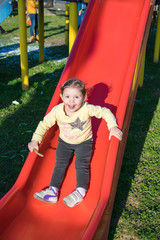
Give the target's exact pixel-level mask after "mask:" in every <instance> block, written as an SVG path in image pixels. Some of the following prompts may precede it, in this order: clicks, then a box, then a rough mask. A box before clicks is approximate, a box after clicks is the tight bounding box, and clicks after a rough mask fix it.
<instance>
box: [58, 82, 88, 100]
mask: <svg viewBox="0 0 160 240" xmlns="http://www.w3.org/2000/svg"><path fill="white" fill-rule="evenodd" d="M67 87H73V88H79V90H80V91H81V92H82V94H83V96H85V95H86V88H85V84H84V83H83V82H82V81H81V80H79V79H77V78H71V79H69V80H67V81H66V82H65V83H64V84H63V85H62V86H61V94H63V91H64V89H65V88H67Z"/></svg>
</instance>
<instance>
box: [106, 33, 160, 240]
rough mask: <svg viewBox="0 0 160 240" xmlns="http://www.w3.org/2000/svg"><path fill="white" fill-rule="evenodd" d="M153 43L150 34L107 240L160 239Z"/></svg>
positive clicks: (157, 68)
mask: <svg viewBox="0 0 160 240" xmlns="http://www.w3.org/2000/svg"><path fill="white" fill-rule="evenodd" d="M154 40H155V31H154V30H151V31H150V35H149V40H148V44H147V53H146V65H145V76H144V84H143V87H142V88H139V89H138V92H137V96H136V101H135V106H134V111H133V115H132V121H131V125H130V131H129V134H128V138H127V145H126V149H125V154H124V159H123V164H122V169H121V174H120V179H119V184H118V189H117V193H116V199H115V203H114V209H113V215H112V221H111V228H110V233H109V239H130V240H131V239H133V240H137V239H147V240H151V239H153V240H158V239H160V228H159V226H160V217H159V216H160V195H159V193H160V181H159V178H160V177H159V176H160V101H159V96H160V84H159V83H160V63H158V64H154V63H153V51H154Z"/></svg>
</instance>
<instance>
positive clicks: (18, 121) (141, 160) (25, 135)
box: [0, 15, 160, 240]
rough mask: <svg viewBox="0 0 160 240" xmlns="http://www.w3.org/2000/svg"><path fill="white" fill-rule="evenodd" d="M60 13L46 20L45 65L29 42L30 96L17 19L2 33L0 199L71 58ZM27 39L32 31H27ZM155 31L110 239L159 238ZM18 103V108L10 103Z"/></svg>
mask: <svg viewBox="0 0 160 240" xmlns="http://www.w3.org/2000/svg"><path fill="white" fill-rule="evenodd" d="M64 22H65V18H64V16H62V15H59V16H58V15H51V16H45V26H44V28H45V61H44V62H43V63H41V64H39V62H38V58H39V56H38V50H37V44H30V43H28V48H29V49H30V50H29V53H28V62H29V81H30V89H29V91H28V92H23V91H22V90H21V72H20V57H19V55H18V54H17V55H16V53H15V54H13V53H12V52H9V50H10V48H12V49H15V52H16V50H17V49H18V48H19V39H18V34H19V33H18V17H17V16H15V17H12V18H7V19H6V20H5V21H4V22H3V23H2V24H1V26H2V27H3V28H4V29H5V30H6V31H7V33H6V34H0V43H1V44H0V54H2V51H3V52H4V53H5V57H2V55H0V73H1V76H0V79H1V81H0V91H1V92H0V106H1V110H0V138H1V142H0V155H1V156H0V196H1V197H2V196H3V195H4V194H5V193H6V192H7V191H8V190H9V189H10V188H11V187H12V185H13V184H14V182H15V181H16V179H17V177H18V175H19V172H20V170H21V168H22V166H23V164H24V161H25V159H26V157H27V155H28V149H27V143H28V142H29V141H30V139H31V136H32V133H33V131H34V130H35V128H36V126H37V124H38V122H39V120H40V119H41V118H42V116H44V114H45V112H46V110H47V107H48V105H49V103H50V100H51V98H52V95H53V93H54V90H55V88H56V85H57V82H58V81H59V78H60V75H61V73H62V70H63V68H64V66H65V62H66V59H67V53H68V48H67V47H66V46H65V45H64ZM27 36H28V38H29V28H27ZM154 40H155V31H151V32H150V35H149V41H148V45H147V55H146V67H145V77H144V85H143V87H142V88H139V89H138V93H137V97H136V102H135V107H134V111H133V116H132V121H131V126H130V131H129V134H128V139H127V145H126V149H125V154H124V159H123V165H122V169H121V174H120V179H119V184H118V189H117V194H116V199H115V204H114V209H113V215H112V221H111V228H110V233H109V239H119V240H121V239H128V240H131V239H133V240H145V239H147V240H158V239H160V229H159V226H160V220H159V216H160V209H159V206H160V196H159V192H160V182H159V173H160V167H159V160H160V157H159V156H160V124H159V123H160V102H159V96H160V85H159V83H160V63H158V64H153V61H152V59H153V49H154ZM14 100H16V101H18V102H19V103H20V104H18V105H14V104H13V103H12V101H14Z"/></svg>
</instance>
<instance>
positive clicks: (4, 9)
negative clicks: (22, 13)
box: [0, 0, 12, 23]
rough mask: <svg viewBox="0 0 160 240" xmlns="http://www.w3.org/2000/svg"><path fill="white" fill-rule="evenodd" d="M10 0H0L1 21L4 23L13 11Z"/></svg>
mask: <svg viewBox="0 0 160 240" xmlns="http://www.w3.org/2000/svg"><path fill="white" fill-rule="evenodd" d="M9 1H10V0H0V23H2V22H3V21H4V20H5V19H6V18H7V17H8V16H9V15H10V14H11V12H12V9H11V4H9Z"/></svg>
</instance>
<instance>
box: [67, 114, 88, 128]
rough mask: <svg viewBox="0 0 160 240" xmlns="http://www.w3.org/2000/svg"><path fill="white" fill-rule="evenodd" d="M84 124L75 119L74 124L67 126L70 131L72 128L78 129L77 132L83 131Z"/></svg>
mask: <svg viewBox="0 0 160 240" xmlns="http://www.w3.org/2000/svg"><path fill="white" fill-rule="evenodd" d="M85 123H86V121H84V122H81V120H80V119H79V117H77V119H76V121H75V122H72V123H69V125H71V127H72V129H74V128H78V129H79V130H81V131H83V125H84V124H85Z"/></svg>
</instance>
